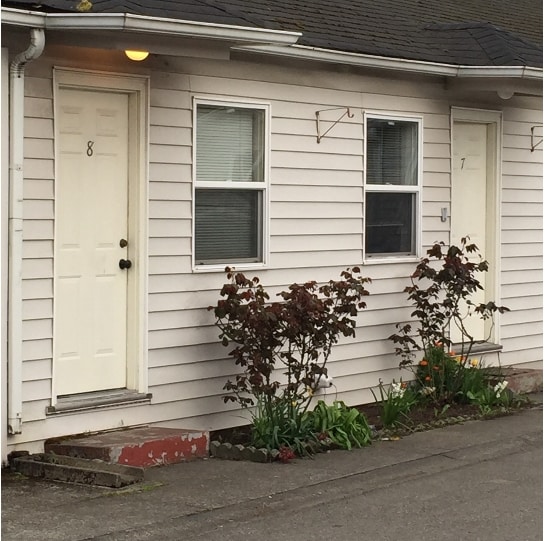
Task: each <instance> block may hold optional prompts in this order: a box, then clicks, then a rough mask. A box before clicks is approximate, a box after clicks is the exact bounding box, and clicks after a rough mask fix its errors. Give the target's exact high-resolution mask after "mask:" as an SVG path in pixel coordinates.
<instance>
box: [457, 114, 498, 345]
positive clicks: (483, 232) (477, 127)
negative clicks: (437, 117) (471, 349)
mask: <svg viewBox="0 0 547 541" xmlns="http://www.w3.org/2000/svg"><path fill="white" fill-rule="evenodd" d="M453 130H454V133H453V161H452V209H451V238H450V242H451V244H456V245H459V244H460V240H461V238H462V237H465V236H469V241H468V242H470V243H474V244H476V245H477V246H478V248H479V251H480V252H481V254H482V255H483V256H484V255H485V254H486V253H487V252H488V248H489V246H488V243H489V242H490V239H489V236H488V224H487V220H488V208H489V207H490V205H489V202H488V197H493V194H488V190H487V188H488V154H487V153H488V144H487V141H488V139H487V137H488V127H487V124H476V123H468V122H454V125H453ZM469 258H470V260H471V261H474V262H478V261H479V259H478V258H477V257H473V256H469ZM477 277H478V278H479V279H480V280H481V285H482V286H483V287H484V288H486V280H485V273H478V274H477ZM471 300H472V301H473V302H474V303H482V302H485V290H481V291H477V292H476V294H475V295H474V296H473V298H472V299H471ZM463 310H467V307H466V306H465V305H464V304H462V311H463ZM465 327H466V329H467V331H468V332H469V334H471V336H472V337H473V338H474V340H475V341H480V340H484V339H485V338H486V336H485V325H484V321H483V320H482V319H481V318H480V317H479V316H477V315H476V314H475V315H471V314H470V315H469V317H467V318H466V320H465ZM462 338H463V339H462ZM451 340H452V341H453V342H456V343H458V342H462V341H465V342H466V341H468V340H467V339H465V338H464V337H462V334H461V332H460V331H458V330H457V329H456V328H452V329H451Z"/></svg>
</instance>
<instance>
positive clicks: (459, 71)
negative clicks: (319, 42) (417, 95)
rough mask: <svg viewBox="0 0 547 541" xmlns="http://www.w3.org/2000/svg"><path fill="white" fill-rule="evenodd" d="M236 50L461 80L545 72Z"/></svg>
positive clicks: (303, 50) (311, 50)
mask: <svg viewBox="0 0 547 541" xmlns="http://www.w3.org/2000/svg"><path fill="white" fill-rule="evenodd" d="M233 50H238V51H246V52H255V53H261V54H269V55H275V56H284V57H290V58H298V59H302V60H315V61H318V62H332V63H337V64H346V65H353V66H361V67H368V68H378V69H387V70H393V71H404V72H412V73H421V74H427V75H439V76H444V77H457V78H462V79H463V78H471V77H481V78H504V79H505V78H519V79H533V80H541V79H543V69H542V68H533V67H528V66H463V65H456V64H442V63H437V62H426V61H422V60H407V59H404V58H390V57H384V56H376V55H366V54H359V53H351V52H344V51H335V50H330V49H319V48H316V47H308V46H305V45H291V46H289V47H277V46H270V45H265V46H262V45H260V46H253V45H251V46H245V45H244V46H236V47H233Z"/></svg>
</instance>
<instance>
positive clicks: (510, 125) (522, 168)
mask: <svg viewBox="0 0 547 541" xmlns="http://www.w3.org/2000/svg"><path fill="white" fill-rule="evenodd" d="M536 102H537V105H538V109H536V110H534V109H517V108H513V107H507V108H505V109H504V110H503V133H502V147H503V148H502V152H503V159H504V163H503V166H502V218H501V228H502V230H501V250H500V251H501V297H502V298H501V301H502V304H503V305H506V306H508V307H509V308H510V309H511V312H508V313H506V314H504V315H503V316H502V317H501V318H500V325H501V327H500V337H501V342H502V344H503V355H502V357H501V361H502V363H503V364H518V363H524V362H528V363H531V362H539V361H542V359H543V353H542V344H543V323H542V321H543V320H542V317H543V311H542V306H543V298H542V290H543V287H542V285H543V257H542V254H543V243H542V242H543V234H542V225H541V224H542V221H543V202H542V197H543V194H542V188H543V165H542V164H543V152H542V145H540V147H539V148H538V149H536V150H534V152H531V149H530V144H531V142H530V133H531V127H532V126H534V125H536V126H537V125H541V124H542V120H541V119H542V113H541V102H540V100H536Z"/></svg>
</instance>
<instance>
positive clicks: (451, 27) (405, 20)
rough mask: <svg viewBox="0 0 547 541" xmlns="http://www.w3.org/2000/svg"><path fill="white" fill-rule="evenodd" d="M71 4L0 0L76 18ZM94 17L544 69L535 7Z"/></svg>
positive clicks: (109, 9) (321, 0)
mask: <svg viewBox="0 0 547 541" xmlns="http://www.w3.org/2000/svg"><path fill="white" fill-rule="evenodd" d="M77 3H78V0H14V1H11V0H2V5H3V6H11V7H22V8H24V9H33V10H43V11H68V12H73V11H76V5H77ZM92 3H93V9H92V12H95V13H101V12H106V13H132V14H138V15H144V16H150V17H166V18H173V19H181V20H188V21H199V22H207V23H218V24H230V25H238V26H247V27H256V28H267V29H272V30H289V31H297V32H301V33H302V37H301V38H300V39H299V41H298V43H299V44H300V45H306V46H310V47H317V48H323V49H333V50H338V51H346V52H352V53H360V54H368V55H378V56H384V57H391V58H404V59H409V60H423V61H429V62H437V63H447V64H460V65H475V66H519V65H526V66H533V67H540V66H542V63H543V53H542V39H543V37H542V36H543V27H542V2H541V0H518V2H515V0H436V1H432V0H381V1H378V0H376V1H372V0H310V1H307V2H305V1H303V0H141V1H138V0H92Z"/></svg>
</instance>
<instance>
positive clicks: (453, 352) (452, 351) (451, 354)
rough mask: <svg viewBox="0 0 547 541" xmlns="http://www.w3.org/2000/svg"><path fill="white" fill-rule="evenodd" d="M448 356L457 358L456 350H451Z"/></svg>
mask: <svg viewBox="0 0 547 541" xmlns="http://www.w3.org/2000/svg"><path fill="white" fill-rule="evenodd" d="M448 355H450V356H451V357H455V356H456V352H455V351H454V350H452V349H451V350H450V351H449V352H448Z"/></svg>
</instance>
